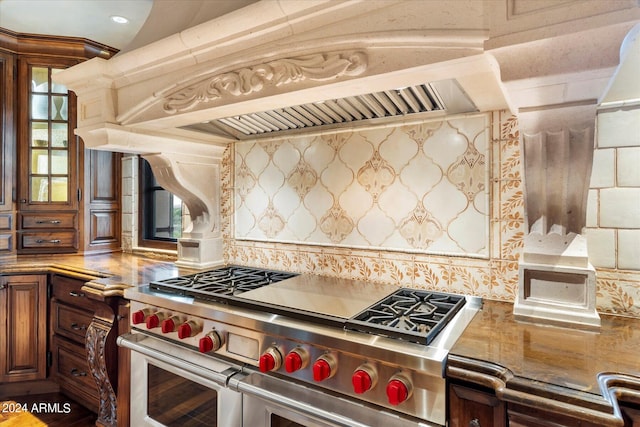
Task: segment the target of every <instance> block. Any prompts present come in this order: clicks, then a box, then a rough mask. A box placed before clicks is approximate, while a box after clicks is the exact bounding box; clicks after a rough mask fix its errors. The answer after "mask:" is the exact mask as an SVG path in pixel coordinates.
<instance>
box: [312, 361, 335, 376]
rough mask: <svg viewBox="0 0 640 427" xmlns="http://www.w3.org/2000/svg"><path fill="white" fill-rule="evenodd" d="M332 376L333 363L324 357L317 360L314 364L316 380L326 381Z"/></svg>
mask: <svg viewBox="0 0 640 427" xmlns="http://www.w3.org/2000/svg"><path fill="white" fill-rule="evenodd" d="M330 376H331V365H329V362H327V361H326V360H324V359H318V360H316V363H314V364H313V379H314V381H318V382H319V381H324V380H326V379H327V378H329V377H330Z"/></svg>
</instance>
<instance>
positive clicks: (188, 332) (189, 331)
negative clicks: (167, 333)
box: [178, 320, 202, 340]
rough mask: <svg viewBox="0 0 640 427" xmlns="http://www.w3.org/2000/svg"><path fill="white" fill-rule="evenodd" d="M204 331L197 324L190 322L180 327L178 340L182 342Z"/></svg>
mask: <svg viewBox="0 0 640 427" xmlns="http://www.w3.org/2000/svg"><path fill="white" fill-rule="evenodd" d="M201 330H202V327H200V326H199V325H198V324H197V323H196V322H194V321H193V320H189V321H187V322H184V323H183V324H182V325H180V326H178V338H180V339H181V340H183V339H185V338H189V337H192V336H194V335H196V334H197V333H198V332H200V331H201Z"/></svg>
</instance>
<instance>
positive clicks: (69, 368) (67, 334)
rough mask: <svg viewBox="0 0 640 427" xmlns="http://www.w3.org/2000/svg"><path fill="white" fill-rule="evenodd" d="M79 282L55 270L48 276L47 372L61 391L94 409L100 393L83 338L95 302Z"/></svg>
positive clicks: (91, 317) (96, 409)
mask: <svg viewBox="0 0 640 427" xmlns="http://www.w3.org/2000/svg"><path fill="white" fill-rule="evenodd" d="M83 285H84V281H82V280H78V279H72V278H69V277H65V276H61V275H58V274H54V275H53V276H52V278H51V294H52V299H51V308H50V313H51V315H50V322H51V325H50V329H51V333H52V339H51V353H52V356H53V357H52V362H53V366H52V369H51V375H52V378H53V379H54V380H55V381H56V382H57V383H58V384H59V385H60V389H61V391H62V392H63V393H65V394H67V395H69V396H70V397H72V398H73V399H74V400H76V401H78V402H79V403H81V404H82V405H83V406H86V407H87V408H89V409H91V410H92V411H94V412H96V413H97V412H98V408H99V405H100V399H99V396H100V394H99V391H98V388H97V385H96V382H95V381H94V379H93V376H92V373H91V367H90V364H89V360H88V357H87V350H86V343H85V340H86V335H87V330H88V329H89V326H90V325H91V322H92V320H93V315H94V312H95V310H96V306H97V304H98V303H96V302H95V301H92V300H90V299H88V298H87V295H86V294H85V293H84V292H83V291H82V286H83Z"/></svg>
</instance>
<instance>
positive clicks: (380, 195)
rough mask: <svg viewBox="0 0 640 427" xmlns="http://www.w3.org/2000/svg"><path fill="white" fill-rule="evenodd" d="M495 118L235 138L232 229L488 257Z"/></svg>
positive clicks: (255, 235)
mask: <svg viewBox="0 0 640 427" xmlns="http://www.w3.org/2000/svg"><path fill="white" fill-rule="evenodd" d="M489 125H490V120H489V115H487V114H483V115H476V116H470V117H464V118H459V119H452V120H447V121H442V120H438V121H429V122H422V123H418V124H413V125H401V126H398V125H395V126H387V127H381V128H377V129H372V130H361V131H355V132H340V133H333V134H325V135H319V136H307V137H304V136H303V137H295V138H288V139H283V140H269V141H266V142H264V141H257V142H255V141H250V142H239V143H236V144H235V164H236V165H237V168H236V176H235V188H236V195H235V237H236V239H248V240H261V241H274V242H290V243H304V244H319V245H330V246H334V247H335V246H340V247H348V248H352V249H355V248H367V249H385V250H399V251H406V252H418V253H431V254H451V255H466V256H473V257H484V258H488V256H489V238H488V237H489V191H490V190H489V189H490V181H489V166H490V161H489V159H490V156H489V143H490V128H489Z"/></svg>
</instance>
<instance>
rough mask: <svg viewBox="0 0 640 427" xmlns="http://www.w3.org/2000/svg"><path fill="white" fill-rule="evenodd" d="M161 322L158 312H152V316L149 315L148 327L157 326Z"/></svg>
mask: <svg viewBox="0 0 640 427" xmlns="http://www.w3.org/2000/svg"><path fill="white" fill-rule="evenodd" d="M159 324H160V318H159V317H158V315H157V314H152V315H151V316H147V329H153V328H157V327H158V325H159Z"/></svg>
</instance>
